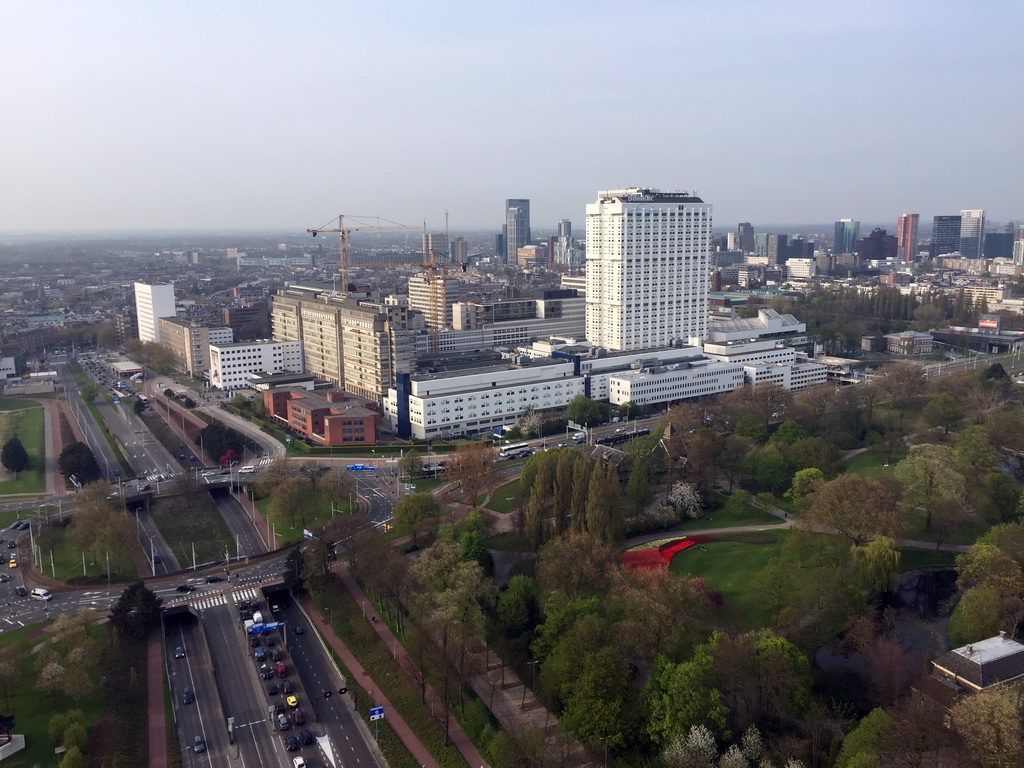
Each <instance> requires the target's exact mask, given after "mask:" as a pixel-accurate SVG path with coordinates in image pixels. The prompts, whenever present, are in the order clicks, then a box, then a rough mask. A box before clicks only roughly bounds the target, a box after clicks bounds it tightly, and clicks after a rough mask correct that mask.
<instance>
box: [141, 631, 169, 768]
mask: <svg viewBox="0 0 1024 768" xmlns="http://www.w3.org/2000/svg"><path fill="white" fill-rule="evenodd" d="M163 655H164V654H163V646H162V644H161V642H160V633H159V632H158V631H157V630H155V629H154V630H151V631H150V633H149V639H148V640H147V641H146V661H147V665H146V676H147V677H146V684H147V689H148V691H149V733H148V736H149V768H167V730H166V728H165V727H164V704H165V702H164V659H163Z"/></svg>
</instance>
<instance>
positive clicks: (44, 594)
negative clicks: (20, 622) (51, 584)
mask: <svg viewBox="0 0 1024 768" xmlns="http://www.w3.org/2000/svg"><path fill="white" fill-rule="evenodd" d="M31 595H32V599H33V600H53V595H51V594H50V593H49V591H48V590H45V589H43V588H42V587H36V588H35V589H33V590H32V592H31Z"/></svg>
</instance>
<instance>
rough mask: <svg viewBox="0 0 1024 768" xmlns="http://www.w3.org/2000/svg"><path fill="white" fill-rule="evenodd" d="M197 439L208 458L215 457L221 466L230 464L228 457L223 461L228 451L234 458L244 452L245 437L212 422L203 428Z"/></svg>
mask: <svg viewBox="0 0 1024 768" xmlns="http://www.w3.org/2000/svg"><path fill="white" fill-rule="evenodd" d="M199 438H200V440H201V441H202V444H203V447H204V448H205V449H206V453H207V454H208V455H210V456H216V457H217V458H218V460H219V463H220V464H222V465H227V464H229V463H230V462H231V458H230V457H229V458H227V460H225V457H227V456H228V452H229V451H233V452H234V453H233V454H232V456H236V455H240V454H241V453H242V452H243V451H244V450H245V445H246V440H245V437H244V436H243V435H242V434H241V433H240V432H237V431H235V430H234V429H232V428H231V427H229V426H226V425H224V424H221V423H220V422H214V423H213V424H209V425H207V426H205V427H203V430H202V431H201V432H200V433H199ZM197 442H198V441H197Z"/></svg>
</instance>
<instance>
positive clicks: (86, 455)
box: [57, 442, 102, 485]
mask: <svg viewBox="0 0 1024 768" xmlns="http://www.w3.org/2000/svg"><path fill="white" fill-rule="evenodd" d="M57 466H58V467H60V473H61V474H62V475H64V477H66V478H69V479H70V478H71V477H72V475H73V476H74V477H75V479H76V480H77V481H78V482H79V484H81V485H88V484H89V483H91V482H93V481H94V480H99V479H100V477H102V473H101V472H100V465H99V464H97V463H96V457H95V456H94V455H93V453H92V449H90V448H89V446H88V445H86V444H85V443H82V442H74V443H71V444H70V445H67V446H65V447H64V450H62V451H61V452H60V457H59V458H58V459H57Z"/></svg>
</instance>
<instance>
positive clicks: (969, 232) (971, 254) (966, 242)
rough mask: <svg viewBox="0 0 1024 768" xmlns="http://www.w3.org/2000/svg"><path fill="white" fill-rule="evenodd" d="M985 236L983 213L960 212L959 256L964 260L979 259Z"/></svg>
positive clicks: (975, 211)
mask: <svg viewBox="0 0 1024 768" xmlns="http://www.w3.org/2000/svg"><path fill="white" fill-rule="evenodd" d="M984 234H985V212H984V211H982V210H968V211H960V255H961V256H963V257H964V258H965V259H980V258H981V244H982V238H983V237H984Z"/></svg>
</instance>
